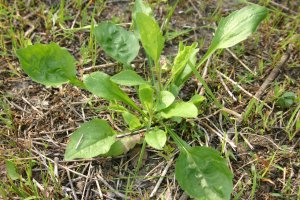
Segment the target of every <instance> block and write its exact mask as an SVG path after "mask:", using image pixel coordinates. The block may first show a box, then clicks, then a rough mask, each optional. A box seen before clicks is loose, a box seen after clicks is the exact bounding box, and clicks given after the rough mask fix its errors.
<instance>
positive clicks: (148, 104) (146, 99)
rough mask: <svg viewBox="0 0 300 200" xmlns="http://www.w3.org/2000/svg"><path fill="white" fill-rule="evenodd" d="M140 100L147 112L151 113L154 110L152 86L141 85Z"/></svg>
mask: <svg viewBox="0 0 300 200" xmlns="http://www.w3.org/2000/svg"><path fill="white" fill-rule="evenodd" d="M139 99H140V101H141V103H142V105H143V107H144V108H145V109H146V110H147V111H150V110H151V109H152V108H153V99H154V90H153V89H152V87H151V86H150V85H148V84H145V85H140V87H139Z"/></svg>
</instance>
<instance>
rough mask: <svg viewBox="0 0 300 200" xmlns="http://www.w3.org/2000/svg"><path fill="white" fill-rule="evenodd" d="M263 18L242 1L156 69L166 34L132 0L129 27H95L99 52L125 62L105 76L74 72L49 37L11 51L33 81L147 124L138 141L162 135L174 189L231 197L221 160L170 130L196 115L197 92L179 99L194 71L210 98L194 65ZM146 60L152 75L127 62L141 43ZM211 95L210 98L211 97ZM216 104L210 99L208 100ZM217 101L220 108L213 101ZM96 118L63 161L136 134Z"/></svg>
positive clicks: (158, 140) (115, 150)
mask: <svg viewBox="0 0 300 200" xmlns="http://www.w3.org/2000/svg"><path fill="white" fill-rule="evenodd" d="M266 16H267V10H266V9H265V8H264V7H261V6H258V5H254V4H252V5H249V6H246V7H244V8H242V9H240V10H238V11H235V12H233V13H231V14H230V15H229V16H227V17H225V18H222V19H221V21H220V23H219V26H218V28H217V30H216V32H215V36H214V38H213V40H212V42H211V45H210V47H209V49H208V50H207V53H206V54H205V55H204V56H203V57H202V59H201V60H200V61H199V62H197V58H196V56H197V53H198V51H199V49H198V48H197V43H193V44H192V45H190V46H188V45H184V44H183V43H182V42H180V44H179V50H178V54H177V56H176V57H175V58H174V62H173V64H172V69H171V70H170V72H169V73H167V74H166V73H163V71H162V66H161V65H160V62H159V61H160V56H161V53H162V51H163V49H164V44H165V38H164V36H163V33H162V31H161V30H160V27H159V25H158V23H157V22H156V21H155V18H154V17H153V15H152V11H151V8H150V7H149V6H148V5H147V4H145V3H144V2H143V1H142V0H136V2H135V5H134V9H133V13H132V19H133V23H132V24H133V28H132V30H134V31H128V30H125V29H124V28H122V27H120V26H118V25H116V24H113V23H112V22H102V23H100V24H98V25H97V26H96V27H95V28H94V35H95V38H96V41H97V43H98V44H99V45H100V46H101V48H102V49H103V50H104V52H105V53H106V54H107V55H109V56H110V57H112V58H113V59H115V60H116V61H117V62H119V63H121V64H122V65H123V66H124V70H122V71H121V72H120V73H118V74H116V75H114V76H110V75H108V74H106V73H104V72H101V71H97V72H93V73H91V74H89V75H86V76H84V77H83V81H82V80H80V79H78V78H77V77H76V67H75V63H76V60H75V59H74V57H73V56H72V55H71V54H70V53H69V52H68V51H67V50H66V49H64V48H61V47H60V46H59V45H57V44H56V43H50V44H35V45H31V46H28V47H26V48H23V49H19V50H17V56H18V58H19V60H20V63H21V67H22V69H23V70H24V71H25V73H26V74H28V75H29V76H30V77H31V78H32V80H34V81H35V82H38V83H41V84H43V85H45V86H47V87H59V86H61V85H63V84H65V83H71V84H73V85H75V86H78V87H80V88H82V89H84V90H88V91H89V92H91V93H92V94H93V95H95V96H97V97H100V98H103V99H106V100H108V101H110V102H112V103H113V104H112V105H111V106H110V107H109V109H110V110H113V111H114V112H117V113H119V114H120V116H122V118H123V119H124V123H125V124H126V125H127V127H128V130H129V131H137V130H141V129H146V131H145V134H144V138H142V140H143V145H146V144H147V145H149V146H150V147H152V148H155V149H158V150H162V149H163V147H164V145H165V144H166V142H167V138H168V135H169V136H171V138H172V139H173V140H174V142H175V143H176V145H177V146H178V148H179V150H180V155H179V157H178V158H177V161H176V166H175V176H176V179H177V181H178V183H179V185H180V186H181V188H182V189H183V190H184V191H185V192H186V193H187V194H188V195H190V196H191V197H193V198H196V199H210V200H217V199H230V195H231V192H232V190H233V183H232V179H233V174H232V173H231V171H230V170H229V168H228V166H227V163H226V160H225V159H224V158H222V156H221V155H220V153H219V152H218V151H216V150H214V149H213V148H210V147H203V146H190V145H188V144H187V143H186V142H185V141H184V140H183V139H182V138H180V137H179V136H178V135H177V133H176V129H175V126H176V125H177V124H178V121H182V120H184V119H188V118H197V116H198V113H199V109H201V103H202V102H203V101H204V100H205V97H204V96H200V95H198V94H195V95H194V96H193V97H192V98H191V99H190V100H189V101H183V100H181V99H180V98H179V97H178V93H179V91H180V89H181V88H182V87H183V86H184V84H185V82H186V81H187V80H188V79H189V78H190V77H191V75H192V74H193V73H196V75H197V78H200V81H201V82H202V83H203V84H205V86H206V88H207V92H208V95H209V96H210V97H213V94H212V92H211V91H210V90H209V87H208V86H207V85H206V83H205V82H204V81H203V80H202V79H201V77H199V75H198V74H197V73H198V72H197V69H198V68H199V67H201V65H202V64H203V63H204V62H205V61H206V60H207V59H208V58H209V57H210V56H211V55H212V54H213V53H214V52H215V51H216V50H218V49H222V48H228V47H231V46H233V45H235V44H237V43H239V42H241V41H243V40H245V39H246V38H247V37H248V36H250V35H251V34H252V33H253V32H255V31H256V29H257V27H258V25H259V24H260V22H261V21H262V20H263V19H264V18H265V17H266ZM139 41H140V42H141V44H142V47H143V49H144V51H145V54H146V55H147V58H148V67H149V70H150V72H151V73H150V74H151V76H150V77H148V78H147V79H144V78H143V77H141V76H140V75H139V74H137V73H136V72H135V71H134V70H133V69H132V68H131V62H132V61H133V60H134V59H135V58H136V56H137V55H138V53H139V51H140V44H139ZM119 86H128V87H133V88H134V89H135V90H136V92H137V94H138V98H139V103H137V102H135V101H133V100H132V99H131V98H130V97H129V96H128V95H127V94H126V93H125V92H124V91H123V90H122V89H121V88H120V87H119ZM214 99H215V98H214ZM215 102H216V103H218V102H217V100H216V99H215ZM219 106H221V105H220V104H219ZM122 134H123V133H118V132H116V131H115V130H113V128H112V127H111V126H110V125H109V124H108V123H107V122H106V121H105V120H102V119H98V118H95V119H93V120H91V121H89V122H85V123H83V124H81V126H80V128H78V129H77V130H76V131H75V132H74V133H73V134H72V135H71V136H70V141H69V143H68V145H67V147H66V151H65V160H73V159H80V158H92V157H95V156H106V157H109V156H118V155H121V154H124V153H126V152H127V151H128V150H129V149H130V148H131V147H133V146H134V145H135V144H136V143H137V142H141V141H140V139H138V140H137V139H136V137H131V136H127V137H122ZM120 136H121V137H120Z"/></svg>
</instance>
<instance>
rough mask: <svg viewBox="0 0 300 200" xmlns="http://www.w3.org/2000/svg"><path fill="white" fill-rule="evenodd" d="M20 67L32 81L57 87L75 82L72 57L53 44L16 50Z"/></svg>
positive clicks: (36, 45)
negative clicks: (71, 81)
mask: <svg viewBox="0 0 300 200" xmlns="http://www.w3.org/2000/svg"><path fill="white" fill-rule="evenodd" d="M17 56H18V58H19V60H20V63H21V67H22V69H23V70H24V71H25V73H26V74H28V75H29V76H30V77H31V78H32V80H34V81H35V82H38V83H41V84H43V85H45V86H53V87H58V86H61V85H62V84H63V83H67V82H69V81H70V80H76V68H75V59H74V57H73V56H72V55H71V54H70V53H69V52H68V51H67V50H66V49H64V48H61V47H60V46H58V45H57V44H55V43H50V44H35V45H30V46H28V47H26V48H23V49H19V50H17Z"/></svg>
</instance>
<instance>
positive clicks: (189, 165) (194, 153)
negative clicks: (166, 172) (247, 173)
mask: <svg viewBox="0 0 300 200" xmlns="http://www.w3.org/2000/svg"><path fill="white" fill-rule="evenodd" d="M175 176H176V179H177V181H178V183H179V185H180V186H181V188H182V189H183V190H184V191H185V192H186V193H187V194H188V195H190V196H191V197H192V198H195V199H203V200H229V199H230V194H231V192H232V190H233V184H232V178H233V175H232V173H231V171H230V170H229V168H228V167H227V164H226V160H225V159H223V158H222V157H221V156H220V154H219V152H217V151H216V150H214V149H211V148H208V147H191V148H189V149H188V151H183V152H181V153H180V155H179V157H178V159H177V161H176V166H175Z"/></svg>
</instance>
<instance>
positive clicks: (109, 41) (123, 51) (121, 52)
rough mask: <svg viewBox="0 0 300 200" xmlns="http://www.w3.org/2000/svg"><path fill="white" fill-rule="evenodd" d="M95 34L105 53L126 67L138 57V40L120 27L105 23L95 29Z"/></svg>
mask: <svg viewBox="0 0 300 200" xmlns="http://www.w3.org/2000/svg"><path fill="white" fill-rule="evenodd" d="M94 34H95V37H96V40H97V42H98V43H99V44H100V46H101V47H102V48H103V50H104V51H105V53H106V54H108V55H109V56H111V57H112V58H114V59H115V60H117V61H119V62H121V63H123V64H125V65H129V64H130V63H131V61H133V60H134V58H135V57H136V56H137V55H138V52H139V49H140V45H139V42H138V39H137V38H136V37H135V35H134V34H133V33H132V32H130V31H127V30H125V29H124V28H122V27H120V26H117V25H115V24H113V23H111V22H103V23H100V24H99V25H97V26H96V27H95V30H94Z"/></svg>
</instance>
